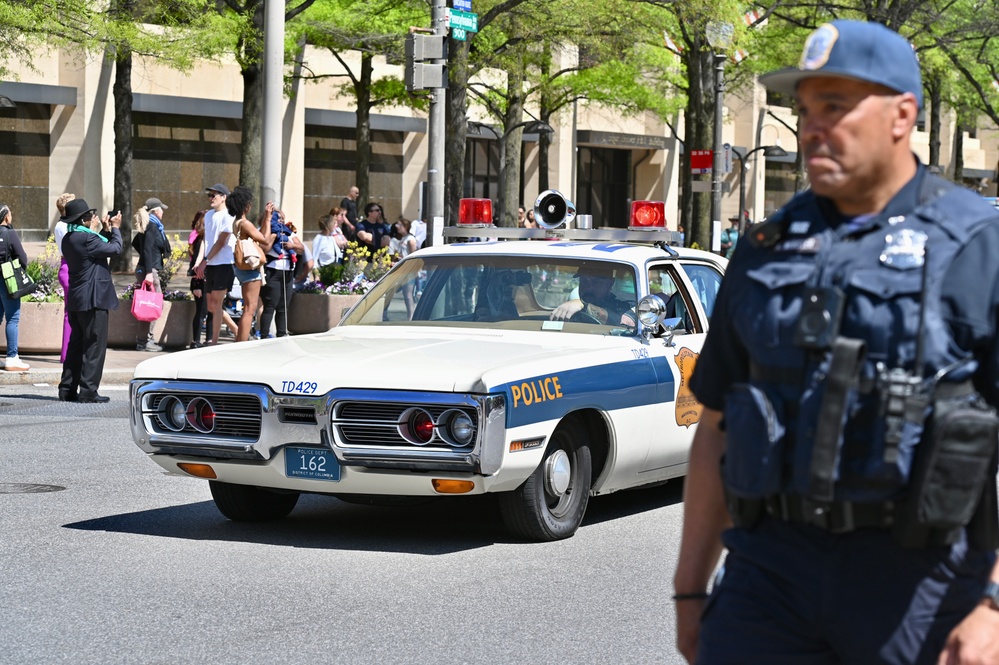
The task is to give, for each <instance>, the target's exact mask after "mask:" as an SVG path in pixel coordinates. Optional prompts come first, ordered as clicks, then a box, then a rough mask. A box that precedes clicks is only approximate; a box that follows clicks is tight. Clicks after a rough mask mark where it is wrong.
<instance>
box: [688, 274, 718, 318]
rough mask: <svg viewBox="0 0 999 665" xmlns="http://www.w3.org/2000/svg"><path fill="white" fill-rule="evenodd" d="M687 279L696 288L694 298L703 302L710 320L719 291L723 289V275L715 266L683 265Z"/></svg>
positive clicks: (702, 304)
mask: <svg viewBox="0 0 999 665" xmlns="http://www.w3.org/2000/svg"><path fill="white" fill-rule="evenodd" d="M680 265H681V266H682V267H683V270H684V272H686V273H687V278H688V279H689V280H690V283H691V285H693V287H694V294H693V295H694V296H696V297H697V298H698V300H700V301H701V306H702V307H703V308H704V312H705V314H707V315H708V319H710V318H711V312H713V311H714V309H715V301H716V300H717V299H718V289H719V288H720V287H721V280H722V274H721V273H720V272H719V271H718V269H717V268H715V267H714V266H711V265H708V264H706V263H681V264H680Z"/></svg>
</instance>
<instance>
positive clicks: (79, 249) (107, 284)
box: [62, 228, 121, 312]
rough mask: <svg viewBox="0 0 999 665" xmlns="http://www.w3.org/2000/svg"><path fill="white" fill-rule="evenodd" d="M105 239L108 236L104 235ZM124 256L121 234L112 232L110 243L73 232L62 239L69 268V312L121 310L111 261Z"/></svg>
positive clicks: (79, 232) (63, 251)
mask: <svg viewBox="0 0 999 665" xmlns="http://www.w3.org/2000/svg"><path fill="white" fill-rule="evenodd" d="M105 237H107V236H106V235H105ZM119 254H121V232H120V231H119V230H118V229H115V228H112V229H111V236H110V239H109V240H108V242H104V241H103V240H101V239H100V238H99V237H97V236H96V235H94V234H93V233H87V232H85V231H70V232H69V233H67V234H66V235H65V236H63V239H62V255H63V258H65V259H66V265H67V267H69V298H67V299H66V311H67V312H85V311H87V310H90V309H118V294H117V293H115V290H114V282H112V281H111V267H110V265H109V264H108V259H110V258H111V257H112V256H118V255H119Z"/></svg>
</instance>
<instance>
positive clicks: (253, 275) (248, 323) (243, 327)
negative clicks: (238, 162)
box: [225, 185, 276, 342]
mask: <svg viewBox="0 0 999 665" xmlns="http://www.w3.org/2000/svg"><path fill="white" fill-rule="evenodd" d="M225 205H226V209H228V211H229V214H230V215H232V216H233V217H235V218H236V221H234V222H233V223H232V234H233V235H234V236H236V238H251V239H252V240H253V241H254V242H256V243H257V244H258V245H259V246H260V250H261V252H260V253H261V255H263V254H266V253H267V251H268V250H269V249H270V248H271V245H273V244H274V238H275V237H276V236H275V235H274V234H273V233H271V234H270V235H269V236H267V237H265V236H264V235H263V234H262V233H261V232H260V231H258V230H257V227H256V226H255V225H254V224H253V223H252V222H250V221H249V220H248V219H246V215H247V213H249V212H250V206H252V205H253V193H252V192H250V190H249V189H248V188H246V187H243V186H242V185H239V186H237V187H236V188H234V189H233V190H232V194H230V195H229V196H228V198H226V200H225ZM237 242H238V241H237ZM233 272H235V273H236V279H238V280H239V288H240V290H241V291H242V292H243V316H241V317H240V319H239V331H238V332H237V333H236V341H237V342H245V341H246V340H248V339H250V328H252V327H253V313H254V312H256V311H257V302H259V300H260V286H261V283H262V282H261V274H262V273H261V269H260V268H259V267H258V268H257V269H255V270H244V269H242V268H240V267H239V266H237V265H233Z"/></svg>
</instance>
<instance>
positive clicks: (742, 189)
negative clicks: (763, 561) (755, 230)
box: [732, 145, 787, 235]
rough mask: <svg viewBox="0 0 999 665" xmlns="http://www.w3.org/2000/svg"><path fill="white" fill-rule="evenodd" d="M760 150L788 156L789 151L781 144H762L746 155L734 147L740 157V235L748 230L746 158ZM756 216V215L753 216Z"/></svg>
mask: <svg viewBox="0 0 999 665" xmlns="http://www.w3.org/2000/svg"><path fill="white" fill-rule="evenodd" d="M760 150H762V151H763V156H764V157H787V151H786V150H784V148H782V147H780V146H779V145H761V146H759V147H756V148H753V149H752V150H750V151H749V152H747V153H746V154H745V155H742V154H740V153H739V151H738V150H736V149H735V148H733V149H732V154H733V155H735V156H736V157H738V158H739V235H742V234H744V233H745V232H746V215H745V210H746V160H747V159H749V157H750V155H752V154H753V153H754V152H759V151H760ZM755 217H756V216H755V215H754V216H753V218H754V219H755Z"/></svg>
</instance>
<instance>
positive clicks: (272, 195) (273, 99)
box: [259, 0, 284, 210]
mask: <svg viewBox="0 0 999 665" xmlns="http://www.w3.org/2000/svg"><path fill="white" fill-rule="evenodd" d="M283 87H284V0H264V120H263V137H262V138H261V145H260V206H259V207H260V209H261V210H263V207H264V204H266V203H267V202H268V201H273V202H274V207H275V208H280V207H281V190H282V189H283V188H282V187H281V165H282V161H283V159H284V155H283V150H282V146H283V145H284V140H283V139H284V128H283V127H282V123H281V115H282V113H281V112H282V107H283V106H284V92H283Z"/></svg>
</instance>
